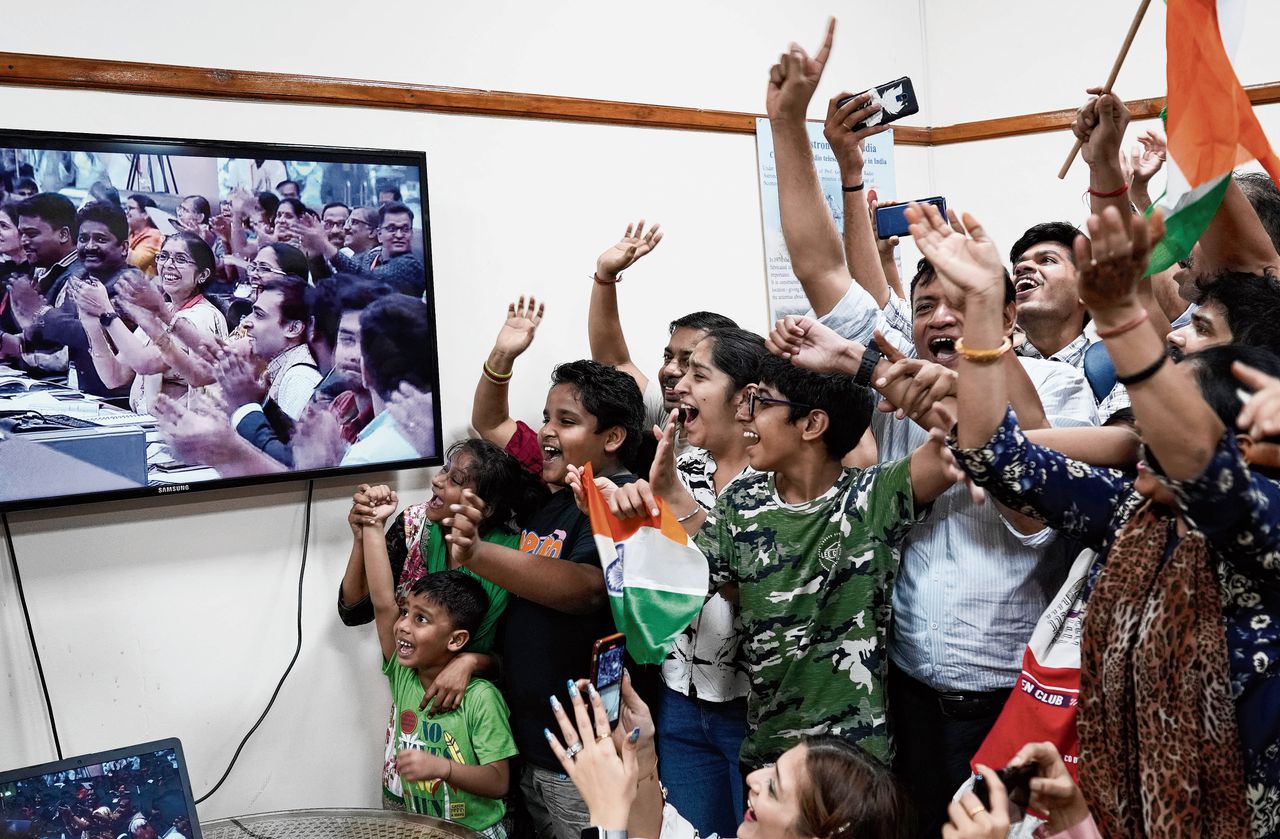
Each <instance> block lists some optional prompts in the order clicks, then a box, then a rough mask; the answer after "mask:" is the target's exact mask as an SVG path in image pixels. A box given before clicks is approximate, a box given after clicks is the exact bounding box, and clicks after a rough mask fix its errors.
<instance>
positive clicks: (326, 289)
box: [311, 274, 395, 347]
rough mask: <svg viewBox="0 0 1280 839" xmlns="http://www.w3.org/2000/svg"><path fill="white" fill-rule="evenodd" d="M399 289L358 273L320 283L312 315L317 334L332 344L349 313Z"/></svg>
mask: <svg viewBox="0 0 1280 839" xmlns="http://www.w3.org/2000/svg"><path fill="white" fill-rule="evenodd" d="M394 293H395V289H393V288H391V286H389V285H386V284H385V283H380V282H376V281H374V280H370V279H368V278H367V277H358V276H356V275H354V274H335V275H333V276H332V277H325V278H324V279H323V280H321V281H320V282H318V283H316V286H315V288H314V289H313V294H312V297H311V318H312V323H313V324H314V325H315V332H316V335H317V336H318V337H319V338H320V340H322V341H324V342H325V343H326V344H327V345H328V346H330V347H333V346H336V345H337V343H338V325H339V323H340V322H341V321H342V316H343V314H344V313H346V312H358V311H361V310H362V309H364V308H365V307H367V306H368V305H369V304H370V303H372V302H373V301H375V300H377V299H378V298H379V297H382V296H384V295H387V294H394Z"/></svg>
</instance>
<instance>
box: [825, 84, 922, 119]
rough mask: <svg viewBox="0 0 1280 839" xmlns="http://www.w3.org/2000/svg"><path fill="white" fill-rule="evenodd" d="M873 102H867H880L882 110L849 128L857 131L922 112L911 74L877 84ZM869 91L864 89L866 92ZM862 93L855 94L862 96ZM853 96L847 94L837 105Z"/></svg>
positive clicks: (842, 103)
mask: <svg viewBox="0 0 1280 839" xmlns="http://www.w3.org/2000/svg"><path fill="white" fill-rule="evenodd" d="M871 90H872V97H871V102H869V103H867V104H873V103H877V102H878V103H879V104H880V110H878V111H876V112H875V113H874V114H872V115H871V116H869V117H867V118H866V119H864V120H863V121H862V122H855V123H854V124H853V126H852V127H851V128H850V129H849V130H850V131H857V130H858V129H860V128H870V127H872V126H873V125H888V124H889V123H891V122H897V121H898V120H900V119H902V118H903V117H909V116H911V115H912V114H918V113H920V101H919V100H918V99H916V89H915V87H914V86H913V85H912V84H911V78H910V77H909V76H903V77H902V78H900V79H894V80H893V81H891V82H885V83H884V84H880V85H876V86H875V87H873V88H872V89H871ZM866 92H867V91H865V90H864V91H862V93H866ZM862 93H858V94H855V95H856V96H861V95H862ZM853 98H854V97H853V96H846V97H845V98H843V99H841V100H840V101H839V102H836V107H837V108H840V107H843V106H844V104H845V103H846V102H848V101H849V100H850V99H853Z"/></svg>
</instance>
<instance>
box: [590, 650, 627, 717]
mask: <svg viewBox="0 0 1280 839" xmlns="http://www.w3.org/2000/svg"><path fill="white" fill-rule="evenodd" d="M626 652H627V636H625V635H623V634H622V633H621V632H619V633H618V634H617V635H610V636H608V637H607V638H601V639H600V640H599V641H596V643H595V646H594V647H592V649H591V684H593V685H594V686H595V689H596V693H598V694H600V701H601V702H602V703H604V710H605V713H606V714H608V715H609V722H611V723H613V722H617V721H618V709H619V707H620V705H621V704H622V667H623V664H624V663H625V661H624V660H625V658H626Z"/></svg>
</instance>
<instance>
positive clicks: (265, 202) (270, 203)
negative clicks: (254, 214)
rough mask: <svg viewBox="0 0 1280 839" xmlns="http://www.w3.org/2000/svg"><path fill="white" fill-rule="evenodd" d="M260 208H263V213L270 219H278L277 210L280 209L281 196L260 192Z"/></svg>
mask: <svg viewBox="0 0 1280 839" xmlns="http://www.w3.org/2000/svg"><path fill="white" fill-rule="evenodd" d="M257 198H258V206H259V207H261V208H262V213H263V215H265V216H266V217H267V218H269V219H274V218H275V217H276V210H278V209H280V196H279V195H276V194H275V193H274V192H259V193H258V195H257Z"/></svg>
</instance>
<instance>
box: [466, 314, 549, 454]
mask: <svg viewBox="0 0 1280 839" xmlns="http://www.w3.org/2000/svg"><path fill="white" fill-rule="evenodd" d="M545 309H546V306H545V304H539V303H538V301H537V300H535V299H534V298H533V297H530V298H529V299H528V302H527V303H526V301H525V298H524V296H523V295H521V297H520V299H519V300H518V301H517V302H515V303H510V304H508V305H507V319H506V321H505V322H504V323H503V324H502V329H501V330H499V331H498V338H497V340H496V341H494V343H493V349H492V350H490V351H489V357H488V358H487V359H485V363H484V369H483V370H482V371H481V373H480V381H479V382H477V383H476V395H475V399H474V401H473V402H472V403H471V426H472V428H474V429H475V430H476V433H477V434H479V435H480V436H481V437H483V438H484V439H486V440H488V441H489V442H490V443H493V444H494V445H495V446H505V445H506V444H507V443H508V442H510V440H511V437H512V435H514V434H515V433H516V421H515V420H513V419H512V418H511V408H510V406H509V404H508V402H507V387H508V385H510V383H511V369H512V366H513V365H514V364H515V361H516V359H517V358H519V357H520V355H521V354H522V353H523V352H524V351H525V350H527V349H529V345H530V344H532V343H533V336H534V334H535V333H536V332H537V331H538V324H539V323H541V322H542V313H543V311H544V310H545Z"/></svg>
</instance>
